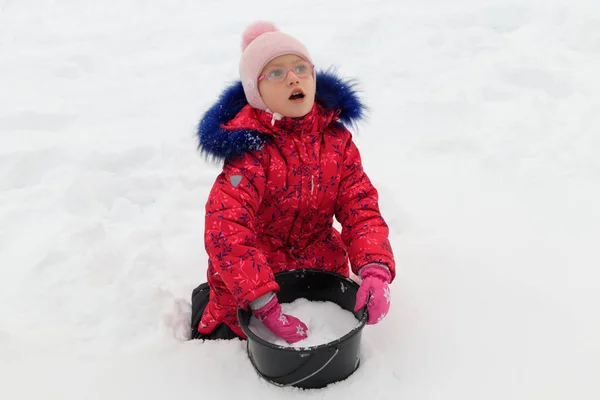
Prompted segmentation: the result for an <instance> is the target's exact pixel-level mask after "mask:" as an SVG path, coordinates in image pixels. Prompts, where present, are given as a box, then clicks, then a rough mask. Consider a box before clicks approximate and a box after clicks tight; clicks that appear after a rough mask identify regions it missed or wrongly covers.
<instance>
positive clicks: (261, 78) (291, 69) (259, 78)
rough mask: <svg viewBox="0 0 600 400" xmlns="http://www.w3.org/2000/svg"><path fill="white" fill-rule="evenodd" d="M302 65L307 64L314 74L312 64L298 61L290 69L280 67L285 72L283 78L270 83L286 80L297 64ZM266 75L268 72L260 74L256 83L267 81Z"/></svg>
mask: <svg viewBox="0 0 600 400" xmlns="http://www.w3.org/2000/svg"><path fill="white" fill-rule="evenodd" d="M302 63H307V64H308V65H309V66H310V69H311V70H312V71H311V72H314V70H315V65H314V64H312V63H309V62H308V61H304V60H303V61H299V62H297V63H296V64H294V66H293V67H292V68H284V67H281V68H283V69H284V70H285V76H284V77H283V79H281V81H272V82H283V81H284V80H285V79H286V78H287V76H288V75H289V74H290V71H294V68H296V67H297V66H298V64H302ZM294 74H295V72H294ZM267 75H268V72H267V73H265V74H262V75H261V76H259V77H258V79H257V80H256V82H260V81H262V80H263V79H267ZM296 76H298V75H296ZM299 78H300V77H299ZM267 80H269V79H267Z"/></svg>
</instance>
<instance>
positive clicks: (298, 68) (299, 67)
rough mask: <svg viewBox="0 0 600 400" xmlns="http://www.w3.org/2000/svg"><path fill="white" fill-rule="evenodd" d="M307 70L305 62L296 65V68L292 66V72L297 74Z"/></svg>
mask: <svg viewBox="0 0 600 400" xmlns="http://www.w3.org/2000/svg"><path fill="white" fill-rule="evenodd" d="M307 70H308V65H307V64H306V63H300V64H298V65H296V68H294V72H295V73H297V74H305V73H306V71H307Z"/></svg>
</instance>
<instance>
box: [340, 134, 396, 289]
mask: <svg viewBox="0 0 600 400" xmlns="http://www.w3.org/2000/svg"><path fill="white" fill-rule="evenodd" d="M340 170H341V177H340V186H339V191H338V195H337V199H336V206H335V216H336V219H337V220H338V221H339V222H340V224H341V225H342V240H343V242H344V243H345V245H346V247H347V248H348V252H349V258H350V264H351V268H352V272H354V273H355V274H357V275H358V271H359V270H360V269H361V268H362V267H363V266H365V265H367V264H370V263H380V264H385V265H386V266H387V267H388V269H389V270H390V272H391V274H392V280H393V279H394V278H395V276H396V269H395V261H394V254H393V251H392V247H391V245H390V242H389V238H388V236H389V228H388V225H387V224H386V222H385V220H384V219H383V217H382V215H381V212H380V211H379V203H378V201H379V197H378V193H377V190H376V189H375V187H374V186H373V185H372V184H371V181H370V179H369V177H368V176H367V174H366V173H365V171H364V170H363V166H362V161H361V157H360V153H359V151H358V148H357V147H356V144H355V143H354V142H353V141H352V138H350V140H349V141H348V142H347V143H346V147H345V151H344V155H343V158H342V165H341V166H340Z"/></svg>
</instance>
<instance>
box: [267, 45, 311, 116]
mask: <svg viewBox="0 0 600 400" xmlns="http://www.w3.org/2000/svg"><path fill="white" fill-rule="evenodd" d="M288 71H289V72H288ZM286 73H287V76H286ZM265 74H266V76H264V75H265ZM260 75H261V77H262V76H264V78H262V79H260V81H259V82H258V90H259V92H260V95H261V96H262V99H263V101H264V102H265V104H266V106H267V107H268V108H269V110H271V111H272V112H274V113H279V114H281V115H283V116H284V117H290V118H298V117H303V116H305V115H306V114H308V113H309V111H310V110H311V109H312V107H313V104H314V103H315V79H314V76H313V69H312V65H311V64H310V63H309V62H307V61H305V60H304V59H303V58H302V57H298V56H296V55H293V54H285V55H282V56H279V57H277V58H275V59H273V60H271V61H270V62H269V63H268V64H267V65H266V66H265V68H263V70H262V72H261V73H260Z"/></svg>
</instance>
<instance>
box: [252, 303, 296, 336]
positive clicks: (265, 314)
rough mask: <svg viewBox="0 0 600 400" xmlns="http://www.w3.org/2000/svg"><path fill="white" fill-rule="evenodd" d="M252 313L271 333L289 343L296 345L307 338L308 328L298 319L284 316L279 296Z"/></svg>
mask: <svg viewBox="0 0 600 400" xmlns="http://www.w3.org/2000/svg"><path fill="white" fill-rule="evenodd" d="M252 313H253V314H254V316H255V317H256V318H258V319H259V320H261V321H262V323H263V324H264V325H265V326H266V327H267V328H268V329H269V330H270V331H271V332H273V333H274V334H275V335H277V336H279V337H280V338H282V339H283V340H285V341H286V342H288V343H296V342H299V341H300V340H302V339H305V338H306V331H307V330H308V328H307V326H306V325H305V324H304V323H303V322H302V321H300V320H299V319H298V318H296V317H292V316H291V315H287V314H283V312H282V311H281V305H280V304H279V301H278V300H277V296H273V297H272V298H271V300H270V301H269V302H268V303H267V304H266V305H265V306H263V307H261V308H258V309H256V310H253V311H252Z"/></svg>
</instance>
